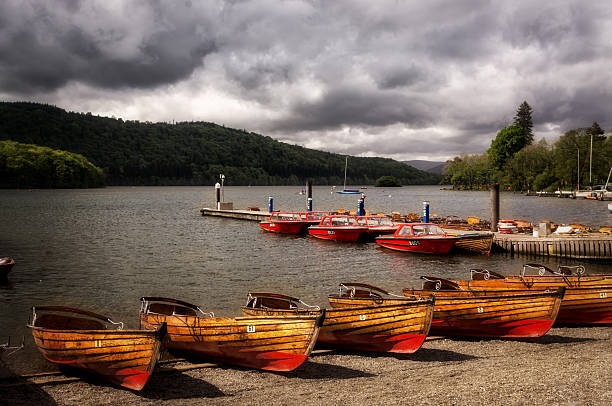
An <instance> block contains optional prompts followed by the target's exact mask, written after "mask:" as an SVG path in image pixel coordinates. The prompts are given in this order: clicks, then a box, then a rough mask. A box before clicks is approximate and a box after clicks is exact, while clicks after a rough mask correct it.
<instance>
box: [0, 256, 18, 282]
mask: <svg viewBox="0 0 612 406" xmlns="http://www.w3.org/2000/svg"><path fill="white" fill-rule="evenodd" d="M14 265H15V260H14V259H13V258H9V257H5V258H0V280H4V279H6V278H7V277H8V274H9V272H11V269H13V266H14Z"/></svg>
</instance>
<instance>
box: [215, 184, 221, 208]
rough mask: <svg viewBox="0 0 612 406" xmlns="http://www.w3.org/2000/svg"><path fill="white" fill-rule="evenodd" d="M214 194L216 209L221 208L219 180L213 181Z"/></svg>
mask: <svg viewBox="0 0 612 406" xmlns="http://www.w3.org/2000/svg"><path fill="white" fill-rule="evenodd" d="M215 194H216V195H217V205H216V207H217V210H221V205H220V202H221V185H220V184H219V182H217V183H215Z"/></svg>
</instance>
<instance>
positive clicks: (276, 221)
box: [259, 212, 309, 234]
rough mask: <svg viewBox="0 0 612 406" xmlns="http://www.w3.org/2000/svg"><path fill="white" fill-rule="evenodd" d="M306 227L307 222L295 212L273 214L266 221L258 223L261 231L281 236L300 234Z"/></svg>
mask: <svg viewBox="0 0 612 406" xmlns="http://www.w3.org/2000/svg"><path fill="white" fill-rule="evenodd" d="M308 225H309V223H308V221H307V220H306V219H305V218H303V217H302V216H301V215H300V213H297V212H274V213H272V214H270V217H269V218H268V220H266V221H262V222H261V223H259V227H260V228H261V229H262V230H265V231H269V232H272V233H283V234H301V233H303V232H305V231H306V229H307V228H308Z"/></svg>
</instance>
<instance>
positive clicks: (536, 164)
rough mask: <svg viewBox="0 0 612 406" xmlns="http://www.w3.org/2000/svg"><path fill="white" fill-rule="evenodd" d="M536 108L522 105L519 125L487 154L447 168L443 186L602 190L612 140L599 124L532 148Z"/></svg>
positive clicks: (510, 128)
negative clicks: (533, 109) (597, 186)
mask: <svg viewBox="0 0 612 406" xmlns="http://www.w3.org/2000/svg"><path fill="white" fill-rule="evenodd" d="M531 115H532V109H531V106H529V104H528V103H527V102H526V101H525V102H523V103H522V104H521V105H520V106H519V108H518V110H517V112H516V115H515V117H514V122H513V124H512V125H509V126H507V127H505V128H503V129H502V130H500V131H499V132H498V133H497V135H496V137H495V138H494V139H493V141H492V142H491V145H490V147H489V149H488V150H487V152H485V153H482V154H475V155H466V154H463V155H461V156H457V157H455V158H453V159H452V160H449V161H447V162H446V165H445V169H444V178H443V179H442V183H447V184H452V185H453V188H457V189H483V188H487V187H488V186H489V185H490V184H491V183H499V184H500V186H501V187H502V188H503V189H505V190H507V189H510V190H516V191H528V190H535V191H554V190H559V189H564V190H573V189H576V188H579V189H584V188H586V187H587V186H589V187H591V186H595V185H603V184H605V182H606V181H607V179H608V176H609V173H610V165H612V137H610V136H606V135H605V132H604V130H603V129H602V128H601V127H600V126H599V124H598V123H597V122H594V123H592V125H591V126H590V127H584V128H575V129H572V130H569V131H567V132H565V133H564V134H563V135H561V136H560V137H559V139H558V140H557V141H555V142H554V143H552V144H549V143H548V142H547V141H546V140H545V139H542V140H540V141H539V142H536V143H534V142H533V131H532V128H533V121H532V117H531Z"/></svg>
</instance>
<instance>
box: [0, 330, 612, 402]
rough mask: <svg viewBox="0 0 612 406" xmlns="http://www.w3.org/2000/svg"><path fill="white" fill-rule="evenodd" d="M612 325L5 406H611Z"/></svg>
mask: <svg viewBox="0 0 612 406" xmlns="http://www.w3.org/2000/svg"><path fill="white" fill-rule="evenodd" d="M610 327H611V325H602V326H595V327H590V326H589V327H555V328H552V329H551V330H550V331H549V332H548V333H547V334H546V335H544V336H543V337H540V338H524V339H511V338H507V339H495V338H491V339H478V338H447V337H428V339H427V340H426V341H425V343H424V344H423V347H422V348H421V349H419V350H418V351H417V352H416V353H414V354H377V353H367V352H353V351H337V350H316V351H315V352H314V353H313V354H311V356H310V357H309V359H308V361H307V362H305V363H304V364H303V365H302V366H300V367H299V368H297V369H296V370H294V371H292V372H288V373H274V372H268V371H258V370H251V369H246V368H240V367H232V366H220V365H216V364H210V363H205V364H194V363H195V362H203V361H194V363H191V362H187V361H180V360H179V361H177V362H161V363H160V365H158V367H157V368H156V370H155V373H154V374H153V375H152V376H151V378H150V380H149V382H148V383H147V386H146V387H145V388H144V389H143V390H142V391H140V392H133V391H129V390H125V389H120V388H118V387H115V386H112V385H110V384H108V383H106V382H104V381H101V380H98V379H96V378H93V377H87V376H84V375H82V374H80V373H75V374H73V375H59V377H60V378H61V379H48V380H47V382H45V378H43V379H39V378H36V379H32V380H31V381H30V382H36V383H28V382H25V381H24V379H23V378H18V379H17V380H15V379H12V380H7V379H2V380H0V388H1V389H0V390H1V391H2V392H3V396H2V399H1V400H0V404H4V403H3V402H7V403H6V404H10V405H22V404H23V405H25V404H33V403H36V404H39V405H55V404H57V405H82V404H88V405H106V404H107V405H112V404H128V403H129V404H131V405H144V404H168V405H185V404H202V403H204V402H205V403H207V404H214V405H227V404H237V403H240V404H269V403H272V402H274V403H276V404H281V405H290V404H304V405H323V404H349V405H350V404H364V403H366V404H376V405H378V404H389V405H391V404H393V405H397V404H405V403H415V404H425V405H429V404H431V405H434V404H462V405H463V404H474V405H476V404H479V405H481V404H499V405H502V404H503V405H507V404H527V403H538V404H544V403H545V402H546V403H548V404H573V405H576V404H577V405H590V404H610V403H612V387H611V386H610V382H612V368H610V365H612V329H610ZM53 376H56V375H53Z"/></svg>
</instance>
